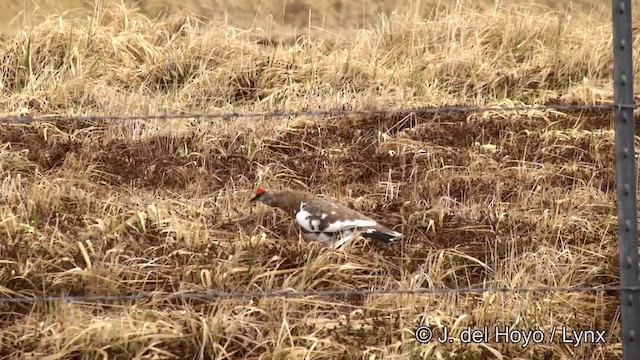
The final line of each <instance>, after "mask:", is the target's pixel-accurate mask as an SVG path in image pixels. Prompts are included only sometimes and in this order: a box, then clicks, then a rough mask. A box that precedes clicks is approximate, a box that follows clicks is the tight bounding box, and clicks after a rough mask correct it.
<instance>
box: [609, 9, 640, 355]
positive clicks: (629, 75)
mask: <svg viewBox="0 0 640 360" xmlns="http://www.w3.org/2000/svg"><path fill="white" fill-rule="evenodd" d="M611 9H612V18H613V19H612V20H613V77H614V85H613V86H614V89H613V93H614V98H615V103H616V104H618V106H617V107H616V109H615V155H616V195H617V200H618V237H619V240H618V241H619V246H618V251H619V261H620V286H621V287H622V288H625V287H630V286H632V287H637V286H638V285H640V274H639V273H638V240H637V237H638V224H637V219H638V215H637V210H636V164H635V162H636V159H635V150H634V144H635V142H634V140H635V129H634V125H635V124H634V123H635V119H634V116H633V110H634V109H633V105H634V97H633V82H634V77H633V62H632V60H633V56H632V51H633V39H632V33H631V0H612V1H611ZM620 307H621V309H620V314H621V319H620V320H621V325H622V334H621V337H622V358H623V359H628V360H631V359H640V292H638V291H630V290H624V289H621V291H620Z"/></svg>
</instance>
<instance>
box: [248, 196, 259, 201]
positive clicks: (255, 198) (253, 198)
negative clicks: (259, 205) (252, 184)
mask: <svg viewBox="0 0 640 360" xmlns="http://www.w3.org/2000/svg"><path fill="white" fill-rule="evenodd" d="M259 196H260V195H256V196H254V197H252V198H251V200H249V202H254V201H256V200H258V197H259Z"/></svg>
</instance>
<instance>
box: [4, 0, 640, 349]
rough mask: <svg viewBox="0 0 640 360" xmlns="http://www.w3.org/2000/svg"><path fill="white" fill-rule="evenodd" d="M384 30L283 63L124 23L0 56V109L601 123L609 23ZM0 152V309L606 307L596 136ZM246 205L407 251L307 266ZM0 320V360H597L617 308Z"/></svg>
mask: <svg viewBox="0 0 640 360" xmlns="http://www.w3.org/2000/svg"><path fill="white" fill-rule="evenodd" d="M406 13H407V12H404V13H403V12H398V13H396V14H393V15H390V16H388V17H381V18H379V21H378V22H377V23H376V24H374V25H373V26H372V27H369V28H367V29H365V30H360V31H355V30H349V31H347V30H345V31H343V32H341V34H340V35H337V33H338V31H337V30H336V31H333V32H332V31H331V29H323V30H322V31H320V33H322V35H318V36H317V37H316V36H313V34H311V35H309V36H303V37H300V38H297V39H295V38H293V39H292V38H290V37H289V36H288V35H286V34H285V35H284V36H280V35H282V33H275V32H270V31H261V30H257V29H251V30H240V29H237V28H234V27H232V26H231V25H230V24H228V23H216V24H215V25H214V26H208V25H206V24H205V23H203V22H201V21H199V20H197V19H196V18H195V17H193V16H191V15H188V14H177V15H174V16H171V17H169V18H160V19H156V20H149V19H147V18H145V17H144V16H142V15H141V14H140V13H137V12H136V11H134V10H131V9H129V8H127V7H121V6H107V7H104V8H100V9H99V11H98V12H96V13H94V14H93V15H92V16H91V17H90V18H88V19H80V20H66V19H65V20H64V21H59V20H58V18H57V17H52V18H49V19H47V20H46V21H41V22H39V23H38V24H37V26H33V27H30V28H27V29H26V30H24V31H21V32H17V33H16V34H15V35H11V36H5V37H4V38H3V40H2V43H1V45H0V58H1V59H2V60H1V61H0V76H1V78H0V86H1V89H0V104H1V105H2V108H3V109H5V113H7V114H16V113H21V114H31V115H46V114H59V115H64V114H136V113H158V112H171V113H180V112H211V111H228V110H234V111H249V110H251V111H254V110H276V109H287V110H300V109H315V108H339V107H349V108H363V107H387V106H390V107H404V106H437V105H442V104H477V105H494V104H505V103H506V104H509V103H510V104H520V103H527V104H533V103H536V104H544V103H549V102H562V103H587V104H592V103H596V102H598V101H600V100H611V96H612V91H611V80H610V79H611V65H610V64H611V54H610V50H611V26H610V23H609V21H608V15H607V14H606V13H599V12H593V13H588V14H583V13H579V12H577V11H574V10H563V11H562V12H552V11H550V10H545V9H542V8H534V7H518V6H513V5H509V6H499V7H495V8H489V9H477V10H473V9H471V8H469V7H466V6H462V5H460V6H452V7H450V8H449V9H448V10H446V11H443V12H437V13H433V14H432V15H431V16H429V17H425V18H419V17H417V16H415V13H414V14H413V15H403V14H406ZM409 14H411V13H409ZM279 36H280V37H279ZM274 39H275V40H274ZM634 58H635V59H638V58H639V57H638V54H637V53H636V54H635V55H634ZM0 143H1V144H2V145H1V147H0V174H1V178H0V180H1V181H0V259H2V260H0V262H1V264H2V266H1V267H0V294H1V295H3V296H18V295H22V296H34V295H44V294H47V295H59V294H69V295H101V294H123V295H124V294H138V293H140V292H146V291H158V292H168V293H175V292H183V291H194V290H196V291H197V290H201V291H203V290H211V289H214V290H221V291H240V292H244V291H276V290H280V289H295V290H298V291H302V290H331V289H377V288H386V289H399V288H412V287H442V286H445V287H460V286H471V285H479V284H486V285H487V286H509V287H535V286H560V287H564V286H573V285H586V286H595V285H601V284H607V285H615V284H617V283H618V276H617V274H618V268H617V250H616V212H615V202H614V200H615V192H614V166H613V153H612V149H613V131H612V126H611V115H610V114H608V113H598V112H588V111H584V112H575V113H570V112H568V113H561V112H557V111H535V112H533V111H532V112H529V113H481V114H476V115H468V116H464V115H440V116H429V117H419V116H415V115H411V114H406V116H404V115H403V116H377V117H371V116H369V117H365V116H344V117H335V118H317V119H316V118H300V119H258V120H246V119H238V120H224V121H223V120H213V121H198V120H195V119H194V120H193V121H184V120H176V121H129V122H111V123H75V124H69V123H57V124H43V123H36V124H30V125H6V124H5V125H2V126H1V128H0ZM258 185H261V186H268V187H273V188H279V187H293V188H299V189H309V190H310V191H313V192H322V193H325V194H328V195H331V196H334V197H336V198H339V199H341V200H342V201H344V202H346V203H348V204H349V205H351V206H353V207H354V208H357V209H359V210H361V211H363V212H365V213H367V214H370V215H371V216H373V217H375V218H378V219H380V220H382V221H383V222H384V223H385V224H387V225H389V226H396V225H397V227H396V228H397V229H401V230H402V231H403V233H404V234H405V235H406V241H404V242H403V243H401V244H397V245H396V246H392V247H384V246H379V245H378V244H374V243H368V242H365V241H364V240H362V239H360V240H358V241H354V242H353V243H350V244H347V245H346V247H345V248H343V249H340V250H332V249H327V248H324V247H322V246H321V245H319V244H314V243H309V242H307V241H305V240H302V239H300V237H299V234H297V232H296V231H295V229H294V228H293V227H292V226H291V225H290V221H289V220H288V219H287V218H286V217H285V216H283V215H282V214H281V213H278V212H274V211H272V210H270V209H265V208H264V207H258V208H253V209H252V208H251V207H250V204H249V203H248V201H247V200H248V199H249V197H250V195H251V193H252V191H253V189H254V188H255V187H256V186H258ZM0 312H1V314H2V315H1V316H0V322H1V324H0V329H1V330H0V333H1V336H0V339H1V340H0V356H2V358H47V359H59V358H78V359H94V358H95V359H97V358H106V357H107V356H108V357H109V358H122V359H129V358H134V357H136V358H156V359H157V358H205V359H208V358H274V359H276V358H277V359H280V358H305V359H306V358H327V359H335V358H383V357H384V358H399V359H405V358H412V359H413V358H415V359H417V358H425V359H426V358H440V357H442V358H456V359H482V358H503V359H515V358H536V359H549V358H554V359H557V358H560V359H575V358H583V359H612V358H619V357H620V338H619V335H618V333H619V326H618V323H619V315H618V299H617V296H616V294H602V293H598V294H591V293H557V294H541V293H524V294H513V293H505V294H492V293H486V294H459V295H458V294H449V295H371V296H366V297H363V296H350V297H338V296H336V297H310V298H303V299H260V298H254V299H223V300H216V301H196V300H189V301H187V300H171V301H162V300H144V301H136V302H135V303H130V302H129V303H128V302H119V303H118V302H116V303H112V304H89V303H70V304H69V303H47V304H2V305H0ZM419 324H427V325H429V326H432V327H433V328H434V329H437V330H436V331H440V330H441V329H442V328H443V327H445V326H446V327H448V330H449V332H450V333H453V334H458V332H459V331H461V330H462V329H464V328H466V327H472V328H481V327H482V326H488V327H490V328H491V327H494V326H497V325H509V326H513V327H516V328H519V329H523V330H532V329H542V330H544V331H546V332H547V335H549V333H548V332H549V331H550V329H551V327H552V326H557V327H558V328H560V327H562V326H566V327H567V329H569V330H574V329H597V330H606V341H607V343H606V344H598V345H592V344H584V345H581V346H577V347H574V346H572V345H571V344H563V343H561V341H560V340H561V336H560V334H558V336H557V337H556V341H554V342H552V343H546V344H535V345H534V344H530V345H529V346H527V347H524V348H523V346H522V345H521V344H508V343H496V342H493V341H490V342H489V343H486V344H464V343H461V342H459V341H456V342H452V343H449V344H437V343H435V342H433V343H431V344H427V345H422V344H419V343H417V342H416V341H415V340H414V338H413V331H414V330H415V329H416V327H417V326H418V325H419Z"/></svg>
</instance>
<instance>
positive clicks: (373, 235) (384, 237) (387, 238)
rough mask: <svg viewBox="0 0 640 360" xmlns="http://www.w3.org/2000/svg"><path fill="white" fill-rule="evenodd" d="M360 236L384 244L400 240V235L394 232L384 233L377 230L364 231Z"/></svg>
mask: <svg viewBox="0 0 640 360" xmlns="http://www.w3.org/2000/svg"><path fill="white" fill-rule="evenodd" d="M361 236H362V237H363V238H367V239H374V240H378V241H381V242H383V243H385V244H391V243H393V242H394V241H395V240H397V239H400V238H402V234H399V233H396V232H395V231H389V232H386V231H381V230H378V229H369V230H365V231H363V232H362V233H361Z"/></svg>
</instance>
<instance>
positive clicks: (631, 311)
mask: <svg viewBox="0 0 640 360" xmlns="http://www.w3.org/2000/svg"><path fill="white" fill-rule="evenodd" d="M612 24H613V63H614V102H613V103H601V104H593V105H583V104H557V105H553V104H547V105H533V106H526V105H523V106H511V107H507V106H487V107H474V106H443V107H434V108H414V109H370V110H344V109H342V110H307V111H273V112H224V113H207V114H155V115H89V116H44V117H32V116H2V117H0V124H29V123H33V122H77V121H128V120H152V119H191V118H199V119H216V118H217V119H229V118H276V117H300V116H316V117H317V116H346V115H393V114H415V115H429V114H431V115H437V114H447V113H449V114H450V113H477V112H489V111H495V112H509V111H515V112H520V111H534V110H559V111H581V110H582V111H589V110H591V111H594V110H595V111H610V112H613V113H614V124H615V159H616V195H617V212H618V232H619V266H620V274H619V275H620V282H619V285H616V286H593V287H589V286H575V287H533V288H507V287H466V288H465V287H462V288H414V289H365V290H352V289H346V290H320V291H295V290H281V291H262V292H223V291H200V292H183V293H168V292H142V293H137V294H127V295H125V294H114V295H86V296H84V295H83V296H65V295H61V296H33V297H28V296H22V297H21V296H5V297H0V304H9V303H20V304H33V303H38V302H52V301H66V302H89V303H92V302H94V303H95V302H97V303H106V302H125V301H140V300H173V299H183V300H198V299H199V300H213V299H220V298H273V297H278V298H294V297H295V298H300V297H308V296H353V295H360V296H368V295H397V294H414V295H419V294H449V293H456V294H462V293H485V292H502V293H505V292H514V293H522V292H545V293H546V292H551V293H557V292H607V293H617V294H618V295H619V297H620V304H621V310H620V311H621V325H622V334H621V335H622V336H621V338H622V358H623V359H625V360H626V359H629V360H630V359H640V273H639V272H638V268H639V264H638V258H639V256H638V242H637V208H636V192H637V190H636V176H637V175H636V164H635V161H636V159H635V149H634V144H635V142H634V140H635V118H634V110H635V109H637V108H638V105H637V104H636V103H635V99H634V93H633V83H634V74H633V62H632V44H633V38H632V24H631V0H612ZM5 290H8V289H5Z"/></svg>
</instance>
